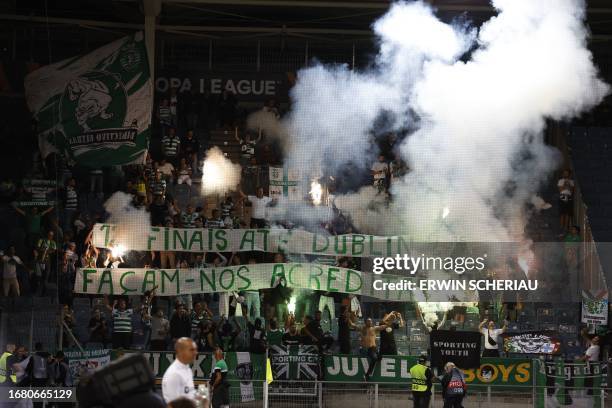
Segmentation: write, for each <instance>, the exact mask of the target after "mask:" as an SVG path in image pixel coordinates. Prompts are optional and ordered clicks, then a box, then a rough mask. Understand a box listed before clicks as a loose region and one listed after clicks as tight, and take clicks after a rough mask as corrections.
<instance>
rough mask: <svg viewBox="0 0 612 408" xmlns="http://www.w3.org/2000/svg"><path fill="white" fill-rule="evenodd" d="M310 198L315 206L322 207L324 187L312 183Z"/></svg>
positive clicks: (317, 183)
mask: <svg viewBox="0 0 612 408" xmlns="http://www.w3.org/2000/svg"><path fill="white" fill-rule="evenodd" d="M310 197H311V198H312V202H313V203H314V205H320V204H321V200H322V198H323V187H322V186H321V184H320V183H319V182H318V181H316V180H315V181H313V182H312V183H310Z"/></svg>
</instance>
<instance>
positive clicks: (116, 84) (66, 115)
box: [25, 32, 153, 168]
mask: <svg viewBox="0 0 612 408" xmlns="http://www.w3.org/2000/svg"><path fill="white" fill-rule="evenodd" d="M25 91H26V100H27V104H28V107H29V109H30V111H31V112H32V113H33V115H34V119H35V120H36V121H37V132H38V144H39V148H40V152H41V155H42V157H43V158H45V157H46V156H47V155H49V154H50V153H53V152H56V153H60V154H62V155H64V156H65V157H66V158H67V159H68V160H69V161H70V162H75V163H78V164H81V165H85V166H87V167H92V168H100V167H102V166H112V165H123V164H132V163H142V162H144V158H145V155H146V152H147V149H148V145H149V135H150V132H151V109H152V103H153V86H152V82H151V77H150V74H149V64H148V59H147V52H146V47H145V44H144V36H143V34H142V32H139V33H136V34H135V35H133V36H129V37H124V38H122V39H120V40H117V41H115V42H113V43H111V44H108V45H105V46H103V47H101V48H98V49H96V50H95V51H92V52H91V53H89V54H87V55H85V56H79V57H74V58H70V59H67V60H64V61H61V62H57V63H55V64H52V65H47V66H44V67H42V68H40V69H38V70H36V71H34V72H32V73H31V74H29V75H28V76H27V77H26V79H25Z"/></svg>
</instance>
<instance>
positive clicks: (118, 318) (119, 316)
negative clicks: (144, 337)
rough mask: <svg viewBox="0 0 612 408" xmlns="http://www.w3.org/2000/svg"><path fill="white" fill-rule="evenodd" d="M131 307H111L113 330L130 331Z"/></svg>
mask: <svg viewBox="0 0 612 408" xmlns="http://www.w3.org/2000/svg"><path fill="white" fill-rule="evenodd" d="M133 314H134V311H133V310H132V309H125V310H119V309H113V332H115V333H131V332H132V315H133Z"/></svg>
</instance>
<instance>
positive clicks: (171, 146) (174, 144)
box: [161, 136, 181, 157]
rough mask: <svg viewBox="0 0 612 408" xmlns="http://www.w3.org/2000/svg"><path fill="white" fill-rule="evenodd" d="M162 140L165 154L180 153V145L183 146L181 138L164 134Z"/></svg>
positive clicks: (170, 155) (171, 155) (169, 155)
mask: <svg viewBox="0 0 612 408" xmlns="http://www.w3.org/2000/svg"><path fill="white" fill-rule="evenodd" d="M161 142H162V149H163V151H164V155H166V156H168V157H176V155H177V154H178V150H179V147H180V146H181V139H179V138H178V137H176V136H174V137H168V136H164V137H163V138H162V141H161Z"/></svg>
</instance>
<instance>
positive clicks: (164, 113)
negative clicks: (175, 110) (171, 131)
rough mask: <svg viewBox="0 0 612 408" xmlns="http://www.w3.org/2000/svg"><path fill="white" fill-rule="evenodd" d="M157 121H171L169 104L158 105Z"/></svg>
mask: <svg viewBox="0 0 612 408" xmlns="http://www.w3.org/2000/svg"><path fill="white" fill-rule="evenodd" d="M158 113H159V123H161V124H162V125H170V124H171V123H172V122H171V116H172V114H171V112H170V107H169V106H160V107H159V111H158Z"/></svg>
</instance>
